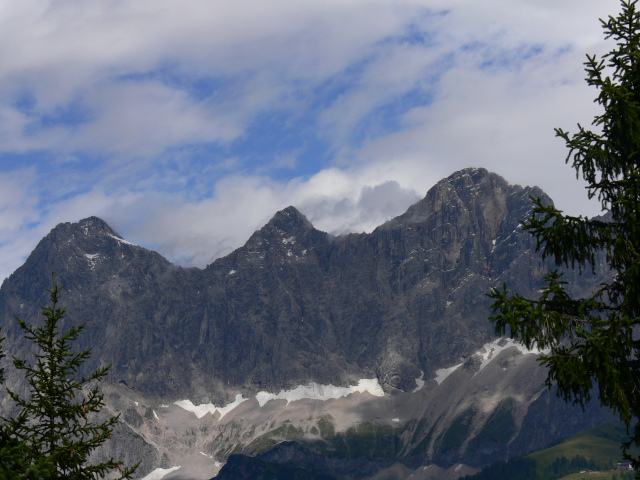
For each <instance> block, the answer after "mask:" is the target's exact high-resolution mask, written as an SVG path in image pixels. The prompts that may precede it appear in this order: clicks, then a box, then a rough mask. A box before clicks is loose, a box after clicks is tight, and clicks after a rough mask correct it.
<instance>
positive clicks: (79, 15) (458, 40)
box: [0, 0, 620, 281]
mask: <svg viewBox="0 0 640 480" xmlns="http://www.w3.org/2000/svg"><path fill="white" fill-rule="evenodd" d="M619 9H620V5H619V2H618V1H617V0H560V1H559V0H483V1H482V2H478V1H477V0H446V1H445V0H338V1H336V0H306V1H300V0H271V1H269V2H265V1H264V0H182V1H180V2H176V1H175V0H136V1H130V0H89V1H83V2H77V1H72V0H55V1H53V0H20V1H19V2H15V1H11V0H0V51H1V52H2V62H0V281H1V280H2V279H4V278H6V277H8V276H9V275H10V274H11V273H12V272H13V271H14V270H15V269H17V268H18V267H19V266H20V265H22V264H23V263H24V261H25V260H26V258H27V257H28V255H29V254H30V252H31V251H32V250H33V249H34V248H35V246H36V245H37V243H38V242H39V241H40V239H41V238H42V237H44V236H45V235H46V234H47V233H48V232H49V231H50V230H51V229H52V228H53V227H55V226H56V225H57V224H59V223H61V222H76V221H78V220H80V219H82V218H86V217H88V216H92V215H96V216H98V217H100V218H102V219H104V220H105V221H106V222H107V223H108V224H109V225H110V226H111V227H112V228H113V229H114V230H115V231H117V232H118V233H119V234H120V235H121V236H123V237H124V238H125V239H127V240H128V241H131V242H133V243H136V244H138V245H142V246H144V247H146V248H149V249H153V250H156V251H158V252H159V253H161V254H162V255H163V256H165V257H166V258H167V259H169V260H170V261H172V262H174V263H176V264H179V265H183V266H197V267H204V266H206V265H208V264H209V263H211V262H212V261H213V260H215V259H216V258H218V257H220V256H224V255H226V254H228V253H229V252H231V251H232V250H233V249H235V248H238V247H240V246H242V245H243V244H244V243H245V242H246V240H247V239H248V238H249V236H250V235H251V234H252V233H253V232H254V231H255V230H256V229H259V228H260V227H261V226H262V225H264V224H265V223H266V222H268V221H269V219H270V218H271V217H272V216H273V214H274V213H275V212H277V211H278V210H281V209H283V208H285V207H287V206H289V205H293V206H295V207H296V208H298V209H299V210H300V211H301V212H302V213H304V214H305V215H306V216H307V218H308V219H309V220H310V221H311V222H312V223H313V224H314V225H315V226H316V228H319V229H321V230H324V231H328V232H331V233H335V234H340V233H346V232H363V231H367V232H369V231H371V230H373V229H374V228H375V227H376V226H377V225H380V224H381V223H383V222H384V221H386V220H388V219H390V218H392V217H394V216H396V215H399V214H401V213H403V212H404V211H405V210H406V209H407V207H409V206H410V205H411V204H413V203H415V202H416V201H418V200H419V199H420V198H422V197H423V196H424V195H425V194H426V192H427V191H428V189H429V188H430V187H432V186H433V185H434V184H435V183H436V182H437V181H439V180H440V179H442V178H444V177H447V176H448V175H450V174H451V173H453V172H455V171H457V170H460V169H462V168H466V167H484V168H486V169H488V170H490V171H493V172H495V173H498V174H499V175H501V176H503V177H504V178H505V179H506V180H507V181H508V182H510V183H512V184H519V185H522V186H525V185H537V186H539V187H541V188H542V189H543V190H544V191H545V192H546V193H547V194H549V195H550V196H551V197H552V198H553V199H554V201H555V203H556V205H557V206H558V207H559V208H560V209H562V210H564V211H565V212H567V213H569V214H572V215H577V214H584V215H595V214H597V213H598V212H599V205H598V204H597V202H594V201H588V200H587V196H586V191H585V188H584V186H585V185H584V183H583V182H582V181H581V180H577V179H576V175H575V171H574V170H573V169H572V168H571V167H570V166H569V165H566V164H565V159H566V156H567V153H568V151H567V150H566V148H565V145H564V142H563V141H562V140H561V139H559V138H556V137H555V136H554V128H555V127H562V128H563V129H565V130H569V131H571V132H574V131H576V125H577V123H581V124H582V125H590V123H591V121H592V119H593V116H594V115H596V114H598V112H599V110H598V106H597V105H595V104H594V103H593V99H594V98H595V96H596V94H597V91H596V90H594V89H593V87H588V86H587V85H586V83H585V81H584V77H585V73H584V66H583V62H584V61H585V58H586V57H585V54H587V53H589V54H598V55H601V54H604V53H606V52H607V51H608V50H610V49H611V47H612V45H611V43H610V42H607V41H605V40H604V36H603V32H602V28H601V25H600V22H599V18H606V17H608V16H609V15H615V14H616V13H617V12H618V11H619Z"/></svg>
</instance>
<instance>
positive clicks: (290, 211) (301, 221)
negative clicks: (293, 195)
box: [265, 206, 313, 231]
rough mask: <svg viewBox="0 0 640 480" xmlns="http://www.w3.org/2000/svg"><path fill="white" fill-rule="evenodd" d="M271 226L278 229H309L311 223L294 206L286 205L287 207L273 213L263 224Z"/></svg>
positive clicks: (311, 227)
mask: <svg viewBox="0 0 640 480" xmlns="http://www.w3.org/2000/svg"><path fill="white" fill-rule="evenodd" d="M267 226H273V227H276V228H278V229H280V230H285V231H290V230H300V229H303V230H311V229H313V225H312V224H311V222H310V221H309V220H307V217H305V216H304V214H302V213H301V212H300V211H299V210H298V209H297V208H296V207H293V206H288V207H287V208H285V209H283V210H280V211H278V212H276V213H275V215H274V216H273V217H271V220H269V222H268V223H267V225H265V227H267Z"/></svg>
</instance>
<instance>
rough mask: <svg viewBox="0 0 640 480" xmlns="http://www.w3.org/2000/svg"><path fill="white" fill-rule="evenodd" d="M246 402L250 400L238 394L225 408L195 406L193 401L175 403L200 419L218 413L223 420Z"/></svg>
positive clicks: (206, 405) (203, 405) (210, 405)
mask: <svg viewBox="0 0 640 480" xmlns="http://www.w3.org/2000/svg"><path fill="white" fill-rule="evenodd" d="M246 400H248V399H247V398H243V397H242V395H241V394H238V395H236V399H235V400H234V401H233V402H231V403H230V404H229V405H227V406H225V407H216V406H215V405H214V404H213V403H203V404H201V405H194V404H193V403H192V402H191V400H178V401H177V402H174V403H175V405H177V406H179V407H180V408H183V409H184V410H187V411H189V412H192V413H194V414H195V416H196V417H198V418H202V417H204V416H205V415H206V414H207V413H210V414H211V415H214V414H215V413H216V412H219V413H220V418H222V417H224V416H225V415H226V414H227V413H229V412H230V411H231V410H233V409H234V408H236V407H237V406H238V405H240V404H241V403H242V402H244V401H246Z"/></svg>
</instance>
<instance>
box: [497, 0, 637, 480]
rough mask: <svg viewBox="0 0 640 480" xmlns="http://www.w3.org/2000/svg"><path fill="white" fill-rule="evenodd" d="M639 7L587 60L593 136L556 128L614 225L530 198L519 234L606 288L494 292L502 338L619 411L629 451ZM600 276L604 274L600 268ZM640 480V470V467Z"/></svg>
mask: <svg viewBox="0 0 640 480" xmlns="http://www.w3.org/2000/svg"><path fill="white" fill-rule="evenodd" d="M636 4H637V1H636V0H633V1H622V10H621V12H620V14H619V15H618V16H617V17H613V16H610V17H609V18H608V19H607V20H606V21H605V20H601V22H602V25H603V28H604V31H605V36H606V38H612V39H613V40H615V42H616V46H615V47H614V48H613V49H612V50H611V51H610V52H609V53H608V54H606V55H604V56H603V57H602V58H601V59H598V58H596V56H589V55H587V61H586V62H585V66H586V68H585V70H586V73H587V78H586V80H587V83H588V84H589V85H592V86H594V87H596V88H597V89H598V90H599V94H598V96H597V98H596V99H595V101H596V102H597V103H598V104H599V105H600V106H601V107H602V108H603V112H602V113H601V114H600V115H597V116H596V117H595V118H594V120H593V125H594V127H595V130H596V131H591V130H588V129H585V128H583V127H582V126H580V125H578V132H577V133H575V134H574V135H569V133H567V132H565V131H563V130H561V129H557V130H556V135H557V136H559V137H561V138H562V139H563V140H564V141H565V143H566V145H567V147H568V149H569V154H568V156H567V163H568V162H570V161H572V165H573V168H574V169H575V170H576V175H582V177H583V178H584V179H585V180H586V182H587V183H588V187H587V188H588V195H589V197H590V198H592V197H597V198H598V199H599V200H600V202H601V205H602V209H603V210H604V211H606V212H608V218H607V217H605V219H589V218H584V217H582V216H580V217H572V216H568V215H564V214H563V213H562V212H561V211H560V210H558V209H556V208H555V207H554V206H552V205H544V204H543V203H542V202H541V200H540V199H535V200H534V209H533V214H532V216H531V218H529V219H527V220H525V221H524V222H523V228H524V229H525V230H527V231H529V232H530V233H531V234H532V235H533V236H535V237H536V239H537V248H538V250H541V251H542V255H543V257H550V258H553V259H554V260H555V263H556V264H558V265H564V266H567V267H571V268H575V267H576V266H577V267H578V268H579V269H580V271H582V270H583V269H585V268H591V269H592V270H594V271H595V270H596V269H600V268H602V266H601V265H600V262H601V261H602V262H603V263H604V264H605V265H606V266H605V268H604V269H602V270H601V271H600V273H608V274H610V275H611V276H610V278H611V279H610V281H609V282H607V283H605V284H603V285H601V287H600V288H599V290H598V291H597V292H595V293H594V294H593V295H591V296H588V297H587V298H573V297H572V296H571V295H570V294H569V293H568V291H567V289H566V283H567V282H565V281H564V280H563V278H562V274H561V273H560V272H558V271H551V272H550V273H549V274H548V275H547V276H546V278H545V281H546V286H545V287H544V288H543V289H542V290H541V296H540V297H539V298H538V299H536V300H530V299H526V298H523V297H522V296H520V295H517V294H516V295H510V294H509V293H508V291H507V288H506V285H505V286H504V287H503V289H502V290H498V289H494V290H493V291H492V292H491V293H490V294H489V296H490V297H491V298H493V300H494V303H493V305H492V308H493V310H494V315H493V316H492V317H490V318H491V320H492V321H493V322H494V323H495V326H496V332H497V333H498V334H505V333H510V334H511V336H512V337H514V338H518V339H520V340H522V341H523V342H524V344H525V345H527V346H528V347H532V346H534V345H537V346H538V347H540V348H543V349H544V348H549V349H550V353H549V354H547V355H543V356H541V360H542V363H543V364H544V365H546V366H548V367H549V374H548V378H547V385H548V386H549V387H551V386H553V385H557V388H558V395H560V396H562V397H563V398H564V400H565V401H572V402H574V403H578V404H581V405H583V406H584V402H586V401H588V400H589V399H590V397H591V394H592V392H593V391H594V390H595V391H597V393H598V397H599V399H600V402H601V404H602V405H605V406H609V407H611V408H613V410H614V412H616V413H618V414H620V416H621V418H622V419H623V420H624V421H625V422H626V424H627V426H628V427H631V426H633V429H632V436H631V440H630V441H629V442H627V443H625V444H624V454H625V456H626V458H628V459H630V460H632V461H633V464H634V467H635V468H636V469H637V468H640V458H631V455H630V450H629V449H630V447H631V445H632V444H635V445H637V446H640V422H639V418H640V337H638V335H637V334H636V332H637V331H638V325H639V324H640V12H638V11H637V9H636ZM603 270H604V271H603ZM638 472H639V473H638V477H637V478H640V470H638Z"/></svg>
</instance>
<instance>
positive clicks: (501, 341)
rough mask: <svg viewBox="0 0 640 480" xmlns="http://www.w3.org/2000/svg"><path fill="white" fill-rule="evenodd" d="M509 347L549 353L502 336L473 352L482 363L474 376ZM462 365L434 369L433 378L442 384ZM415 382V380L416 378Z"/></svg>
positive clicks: (528, 352) (523, 352)
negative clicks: (529, 347)
mask: <svg viewBox="0 0 640 480" xmlns="http://www.w3.org/2000/svg"><path fill="white" fill-rule="evenodd" d="M511 347H516V348H517V349H518V350H519V351H520V353H522V354H523V355H527V354H535V355H540V354H543V353H549V349H545V350H540V349H538V348H533V349H531V350H529V349H528V348H527V347H525V346H524V345H522V344H521V343H520V342H518V341H516V340H513V339H512V338H503V337H501V338H497V339H495V340H494V341H493V342H489V343H485V345H484V346H483V347H482V348H481V349H480V350H479V351H477V352H476V353H474V354H473V355H474V356H478V357H480V359H481V360H482V363H480V368H479V369H478V371H477V372H476V373H475V374H474V376H475V375H477V374H478V373H479V372H481V371H482V369H483V368H484V367H486V366H487V365H489V363H490V362H491V361H492V360H493V359H495V358H496V357H497V356H498V355H499V354H500V352H502V351H503V350H506V349H507V348H511ZM462 365H463V364H462V363H459V364H457V365H454V366H452V367H448V368H440V369H438V370H436V376H435V378H434V380H435V381H436V382H437V383H438V385H440V384H442V382H444V380H445V379H446V378H447V377H448V376H449V375H451V374H452V373H453V372H455V371H456V370H457V369H458V368H460V367H461V366H462ZM416 382H417V380H416ZM414 391H415V390H414Z"/></svg>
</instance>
